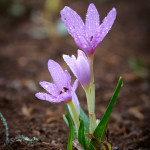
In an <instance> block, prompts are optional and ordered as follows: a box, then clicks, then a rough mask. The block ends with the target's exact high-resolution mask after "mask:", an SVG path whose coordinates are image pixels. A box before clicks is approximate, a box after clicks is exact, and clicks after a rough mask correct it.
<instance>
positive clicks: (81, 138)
mask: <svg viewBox="0 0 150 150" xmlns="http://www.w3.org/2000/svg"><path fill="white" fill-rule="evenodd" d="M78 140H79V143H80V144H81V145H82V146H83V147H84V149H86V142H85V133H84V122H83V120H80V126H79V131H78Z"/></svg>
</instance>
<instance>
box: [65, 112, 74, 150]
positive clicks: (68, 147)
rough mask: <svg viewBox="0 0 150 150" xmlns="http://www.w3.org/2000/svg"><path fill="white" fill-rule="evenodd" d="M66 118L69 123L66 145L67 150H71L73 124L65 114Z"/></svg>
mask: <svg viewBox="0 0 150 150" xmlns="http://www.w3.org/2000/svg"><path fill="white" fill-rule="evenodd" d="M66 118H67V120H68V123H69V138H68V143H67V150H72V141H73V124H72V121H71V119H70V116H69V115H68V114H67V115H66Z"/></svg>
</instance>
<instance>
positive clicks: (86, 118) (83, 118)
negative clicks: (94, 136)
mask: <svg viewBox="0 0 150 150" xmlns="http://www.w3.org/2000/svg"><path fill="white" fill-rule="evenodd" d="M80 119H81V120H83V122H84V129H85V133H88V132H89V118H88V116H87V115H86V114H85V112H84V110H83V109H82V108H81V107H80Z"/></svg>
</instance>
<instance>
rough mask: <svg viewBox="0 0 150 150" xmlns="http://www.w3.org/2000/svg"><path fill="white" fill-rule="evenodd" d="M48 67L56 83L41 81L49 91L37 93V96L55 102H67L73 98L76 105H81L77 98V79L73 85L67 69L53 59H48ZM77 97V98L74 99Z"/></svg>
mask: <svg viewBox="0 0 150 150" xmlns="http://www.w3.org/2000/svg"><path fill="white" fill-rule="evenodd" d="M48 69H49V72H50V74H51V76H52V78H53V81H54V84H53V83H50V82H46V81H43V82H40V85H41V86H42V87H43V88H44V89H45V90H46V91H47V92H48V93H49V94H47V93H42V92H39V93H36V94H35V96H36V97H37V98H38V99H40V100H46V101H49V102H53V103H66V102H69V101H70V100H72V99H73V103H74V105H75V107H78V106H79V102H78V99H77V98H76V94H75V90H76V88H77V86H78V80H77V79H76V80H75V82H74V84H73V86H72V87H71V76H70V74H69V72H68V71H67V70H65V71H64V70H63V69H62V68H61V66H60V65H59V64H58V63H57V62H55V61H53V60H49V61H48ZM74 97H75V99H74Z"/></svg>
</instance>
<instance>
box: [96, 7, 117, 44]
mask: <svg viewBox="0 0 150 150" xmlns="http://www.w3.org/2000/svg"><path fill="white" fill-rule="evenodd" d="M115 19H116V9H115V8H113V9H112V10H111V11H110V12H109V13H108V15H107V16H106V17H105V18H104V20H103V23H102V24H101V25H100V30H99V33H98V34H97V35H98V37H97V42H95V44H97V45H98V44H99V43H100V42H101V41H102V40H103V39H104V37H105V36H106V35H107V33H108V32H109V30H110V29H111V27H112V25H113V23H114V21H115Z"/></svg>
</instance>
